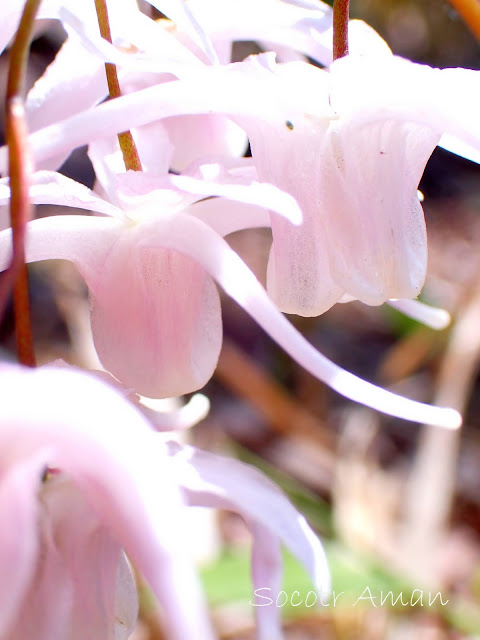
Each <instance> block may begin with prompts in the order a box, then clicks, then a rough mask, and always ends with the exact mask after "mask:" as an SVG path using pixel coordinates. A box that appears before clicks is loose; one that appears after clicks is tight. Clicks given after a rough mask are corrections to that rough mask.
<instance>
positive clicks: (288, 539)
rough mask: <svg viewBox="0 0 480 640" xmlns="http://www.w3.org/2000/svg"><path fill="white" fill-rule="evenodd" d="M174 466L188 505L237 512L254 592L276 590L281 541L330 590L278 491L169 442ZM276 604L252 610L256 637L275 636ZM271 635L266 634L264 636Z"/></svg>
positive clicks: (311, 541) (316, 555)
mask: <svg viewBox="0 0 480 640" xmlns="http://www.w3.org/2000/svg"><path fill="white" fill-rule="evenodd" d="M170 450H171V452H172V455H173V456H174V458H175V459H176V460H181V461H183V462H184V465H183V466H180V465H178V467H177V469H178V472H179V476H178V478H179V482H180V484H181V485H182V486H183V487H184V488H185V490H186V492H187V496H188V498H189V502H190V504H193V505H197V506H210V507H220V508H223V509H230V510H233V511H236V512H238V513H239V514H240V515H241V516H242V517H243V518H244V519H245V521H246V523H247V525H248V526H249V528H250V529H251V532H252V535H253V551H252V576H253V582H254V587H255V590H257V589H267V588H268V589H271V591H272V592H274V593H278V591H279V589H280V586H281V571H282V557H281V554H280V553H279V546H278V541H281V542H282V543H283V544H284V545H285V546H286V547H287V548H288V549H289V550H290V551H291V552H292V553H293V554H294V555H295V556H296V557H297V558H298V559H299V560H300V562H301V563H302V564H303V565H304V566H305V568H306V569H307V571H308V572H309V573H310V575H311V577H312V580H313V582H314V584H315V586H316V588H317V589H318V592H319V593H320V594H323V595H325V596H326V595H328V594H329V591H330V573H329V570H328V565H327V560H326V557H325V552H324V550H323V547H322V545H321V544H320V541H319V540H318V538H317V537H316V535H315V534H314V533H313V531H312V530H311V529H310V527H309V526H308V524H307V522H306V520H305V518H304V517H303V516H302V515H301V514H300V513H298V512H297V510H296V509H295V508H294V507H293V506H292V504H291V503H290V502H289V501H288V500H287V498H286V497H285V496H284V495H283V494H282V492H281V491H280V490H279V489H278V487H276V485H275V484H273V482H271V481H270V480H269V479H268V478H267V477H266V476H264V475H263V474H262V473H260V472H259V471H258V470H257V469H255V468H254V467H252V466H250V465H246V464H244V463H242V462H238V461H237V460H232V459H230V458H224V457H222V456H218V455H215V454H212V453H209V452H207V451H202V450H200V449H195V448H193V447H188V446H184V447H180V445H178V444H177V443H170ZM275 609H276V607H275V605H270V606H269V607H265V608H264V607H257V610H256V613H257V616H258V622H259V638H262V639H264V640H270V639H271V638H277V637H281V636H280V628H279V619H278V610H277V611H275ZM269 633H270V634H271V635H268V634H269Z"/></svg>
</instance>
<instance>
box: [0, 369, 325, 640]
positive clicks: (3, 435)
mask: <svg viewBox="0 0 480 640" xmlns="http://www.w3.org/2000/svg"><path fill="white" fill-rule="evenodd" d="M0 388H1V393H2V402H1V408H0V443H1V455H0V506H1V509H2V517H3V526H2V534H1V536H0V569H1V571H0V596H1V599H2V610H1V612H0V634H1V637H2V638H5V640H18V638H22V640H30V639H31V640H33V639H34V638H35V639H37V638H55V639H58V640H80V639H82V640H83V639H84V638H89V639H91V640H109V639H110V640H114V639H115V640H123V639H126V638H128V636H129V635H130V633H131V631H132V629H133V626H134V624H135V620H136V613H137V598H136V591H135V586H134V582H133V579H132V575H131V571H130V568H129V566H128V563H127V561H126V559H125V557H124V555H123V552H122V548H123V549H124V550H125V551H126V552H127V553H128V556H129V557H130V559H131V560H132V561H133V562H134V564H135V566H136V568H137V569H138V570H139V571H140V572H141V573H142V574H143V576H144V577H145V578H146V579H147V581H148V582H149V584H150V586H151V587H152V589H153V591H154V593H155V594H156V596H157V597H158V598H159V600H160V603H161V605H162V607H163V611H164V618H165V622H166V633H167V638H168V639H169V640H208V639H210V638H212V639H213V638H214V637H215V636H214V633H213V631H212V629H211V626H210V623H209V621H208V615H207V612H206V610H205V607H204V603H203V598H202V595H201V592H200V591H199V587H198V585H197V581H196V576H195V574H194V572H193V569H192V567H191V566H190V561H189V553H188V535H189V529H188V526H187V524H186V520H185V508H184V506H185V504H195V505H202V506H210V507H220V508H228V509H231V510H234V511H236V512H238V513H239V514H240V515H242V516H243V517H244V518H245V520H246V522H247V525H248V526H249V527H250V529H251V531H252V535H253V552H252V574H253V581H254V587H255V588H271V589H274V588H275V589H279V588H280V583H279V580H280V577H281V569H282V567H281V559H280V553H279V550H280V543H282V544H284V545H286V546H287V547H288V548H289V549H290V551H291V552H292V553H293V554H294V555H296V556H297V557H298V559H299V560H300V562H301V563H302V564H303V565H304V566H305V568H306V569H307V570H308V571H309V573H310V575H311V577H312V579H313V581H314V584H315V587H316V588H317V589H318V591H319V593H321V594H323V595H326V594H328V592H329V588H330V579H329V572H328V568H327V564H326V559H325V554H324V552H323V548H322V546H321V544H320V542H319V540H318V539H317V537H316V536H315V535H314V533H313V532H312V531H311V529H310V528H309V526H308V525H307V523H306V521H305V519H304V518H303V517H302V516H301V515H300V514H299V513H298V512H297V511H296V510H295V509H294V508H293V507H292V505H291V504H290V503H289V501H288V500H287V499H286V498H285V496H283V494H282V493H281V492H280V491H279V490H278V489H277V487H275V485H274V484H273V483H272V482H270V481H269V480H268V479H267V478H265V477H264V476H263V475H262V474H261V473H260V472H258V471H256V470H255V469H253V468H252V467H249V466H248V465H244V464H242V463H239V462H236V461H234V460H230V459H227V458H222V457H220V456H216V455H213V454H209V453H207V452H202V451H198V450H195V449H193V448H191V447H182V446H181V445H178V444H177V443H166V442H165V439H164V438H163V437H162V436H161V435H160V434H157V433H155V432H154V431H153V430H151V428H150V427H149V425H148V423H147V422H146V420H145V419H144V418H143V416H142V415H141V414H140V413H139V412H137V410H136V409H135V408H134V407H133V406H132V405H131V404H130V403H129V402H127V401H126V400H125V399H124V398H123V397H122V395H121V394H119V393H118V392H117V391H115V390H113V389H112V388H111V387H109V385H107V384H104V383H102V382H100V381H99V380H98V379H93V378H91V377H90V376H88V375H87V374H84V373H79V372H77V371H71V370H66V369H65V368H62V369H57V368H52V367H46V368H42V369H40V370H36V371H32V370H24V369H21V368H20V367H16V366H2V367H0ZM47 470H49V471H47ZM256 613H257V618H258V637H259V638H260V639H261V640H272V638H281V637H282V636H281V631H280V629H281V627H280V620H279V618H278V613H279V611H278V609H277V608H276V607H269V608H268V610H267V609H266V608H261V609H259V610H258V611H257V612H256Z"/></svg>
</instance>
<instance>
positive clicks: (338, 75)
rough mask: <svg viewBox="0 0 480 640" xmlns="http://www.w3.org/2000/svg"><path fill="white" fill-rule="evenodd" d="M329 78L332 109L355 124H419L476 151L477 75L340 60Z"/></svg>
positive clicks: (394, 62)
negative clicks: (380, 121) (375, 121)
mask: <svg viewBox="0 0 480 640" xmlns="http://www.w3.org/2000/svg"><path fill="white" fill-rule="evenodd" d="M331 74H332V76H331V78H332V93H331V100H332V106H333V108H334V109H335V110H337V111H338V112H340V113H342V115H343V116H344V117H352V118H355V120H356V122H357V124H359V125H361V123H362V122H367V121H369V120H370V121H371V120H372V119H378V118H379V117H381V118H385V119H387V118H389V119H396V120H399V121H403V122H412V123H417V124H419V125H422V126H424V127H429V128H430V129H431V130H433V131H435V132H437V134H438V136H439V137H440V135H442V134H444V133H448V134H451V135H452V136H454V137H456V138H458V139H459V140H461V141H462V142H464V143H467V144H469V145H472V146H473V147H474V148H476V149H480V124H479V122H478V118H477V116H476V114H477V113H478V108H479V104H480V88H479V83H478V78H479V77H480V72H479V71H473V70H471V69H461V68H457V69H435V68H432V67H429V66H427V65H422V64H416V63H413V62H410V61H409V60H405V59H403V58H399V57H396V56H383V57H379V58H377V59H369V60H361V59H356V58H353V57H349V58H342V59H341V60H337V61H335V63H334V64H333V65H332V67H331ZM393 78H395V80H393ZM358 92H360V93H358ZM360 94H361V95H360ZM459 113H461V114H462V117H458V114H459Z"/></svg>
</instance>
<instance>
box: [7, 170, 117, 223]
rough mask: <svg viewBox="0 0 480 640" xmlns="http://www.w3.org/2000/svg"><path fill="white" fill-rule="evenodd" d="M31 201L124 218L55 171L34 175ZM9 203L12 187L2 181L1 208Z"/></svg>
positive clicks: (31, 186) (78, 183)
mask: <svg viewBox="0 0 480 640" xmlns="http://www.w3.org/2000/svg"><path fill="white" fill-rule="evenodd" d="M30 200H31V202H32V203H33V204H53V205H58V206H63V207H75V208H79V209H86V210H88V211H97V212H98V213H104V214H106V215H110V216H116V217H120V218H123V217H124V214H123V212H122V211H120V210H119V209H118V208H117V207H114V206H113V205H111V204H110V203H109V202H107V201H105V200H103V199H102V198H100V197H99V196H98V195H97V194H96V193H94V192H93V191H92V190H91V189H88V188H87V187H85V186H84V185H83V184H81V183H80V182H76V181H75V180H71V179H70V178H67V177H65V176H64V175H62V174H61V173H56V172H54V171H37V172H36V173H34V174H33V176H32V177H31V185H30ZM9 203H10V187H9V184H8V179H4V180H1V181H0V206H6V205H8V204H9Z"/></svg>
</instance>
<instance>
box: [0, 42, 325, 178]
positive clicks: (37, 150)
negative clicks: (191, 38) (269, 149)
mask: <svg viewBox="0 0 480 640" xmlns="http://www.w3.org/2000/svg"><path fill="white" fill-rule="evenodd" d="M270 61H271V57H269V56H268V55H263V56H258V57H256V58H255V59H253V60H250V59H248V60H246V61H245V62H243V63H237V64H235V65H230V66H228V67H205V68H201V69H193V70H192V69H188V68H187V69H184V71H183V73H184V74H185V76H186V79H185V80H184V81H183V80H182V81H181V82H180V81H173V82H167V83H164V84H161V85H156V86H153V87H147V88H146V89H142V90H139V91H136V92H134V93H131V94H128V95H125V96H121V97H120V98H117V99H116V100H111V101H108V102H106V103H103V104H101V105H98V106H97V107H95V108H94V109H91V110H90V111H87V112H85V113H82V114H78V115H76V116H72V117H71V118H68V119H67V120H64V121H63V122H61V123H57V124H55V125H51V126H49V127H46V128H44V129H42V130H40V131H38V132H35V133H33V134H32V135H31V136H30V145H31V149H32V154H33V155H34V158H35V159H36V160H37V161H40V160H43V159H46V158H49V157H52V156H56V155H58V154H59V153H64V152H65V151H71V150H72V149H74V148H75V147H77V146H81V145H82V144H86V143H88V142H91V141H92V140H94V139H97V138H101V137H105V136H108V135H116V134H117V133H118V132H121V131H126V130H128V129H131V128H132V127H136V126H141V125H144V124H146V123H149V122H154V121H157V120H159V119H161V118H166V117H169V116H174V115H184V114H195V113H228V114H231V115H232V116H240V115H241V116H242V117H243V116H253V117H255V118H261V119H263V120H265V121H266V122H272V123H273V122H275V123H276V124H278V125H279V126H280V124H281V125H283V126H285V121H286V120H287V119H288V114H289V112H292V111H293V112H294V114H295V113H298V112H299V109H301V110H302V113H303V112H304V110H305V105H301V106H300V107H299V105H298V100H297V101H296V100H295V96H294V94H291V95H290V98H289V99H288V100H287V104H285V96H282V98H281V99H280V96H279V94H278V87H277V85H276V81H275V80H273V74H271V72H270V71H269V70H268V65H269V64H270ZM306 66H308V65H306ZM255 69H256V71H255V72H254V70H255ZM312 69H313V68H312ZM312 73H313V74H315V75H314V78H315V79H316V80H318V83H319V85H320V86H319V87H318V92H317V91H316V90H315V87H314V86H312V87H311V90H312V91H311V92H312V96H315V95H316V94H317V93H318V96H322V97H321V99H320V98H319V99H318V104H316V103H313V108H314V110H315V112H319V113H322V110H323V112H324V113H325V114H326V113H329V107H328V93H326V92H325V88H326V83H325V81H323V82H322V75H321V72H320V71H319V70H318V69H317V70H314V71H313V72H312ZM319 73H320V75H318V74H319ZM219 87H221V91H220V90H219ZM250 93H255V94H257V95H258V96H262V100H256V101H254V102H251V101H248V100H245V95H249V94H250ZM318 96H317V97H318ZM4 153H5V151H3V152H2V154H4ZM3 166H4V157H2V163H1V166H0V168H3Z"/></svg>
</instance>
